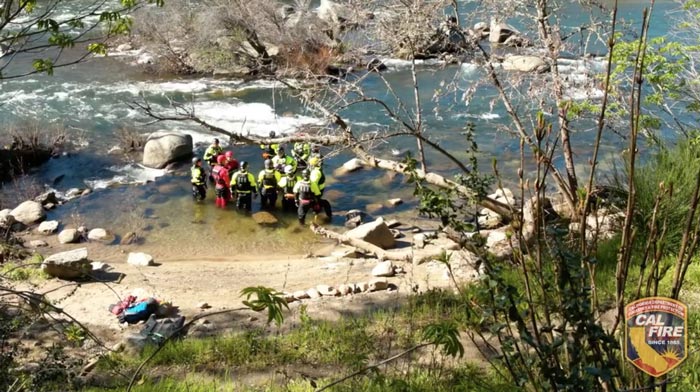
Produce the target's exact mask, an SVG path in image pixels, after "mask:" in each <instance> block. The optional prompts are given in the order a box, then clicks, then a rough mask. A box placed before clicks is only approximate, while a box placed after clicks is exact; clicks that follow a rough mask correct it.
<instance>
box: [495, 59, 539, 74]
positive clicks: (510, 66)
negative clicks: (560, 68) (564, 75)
mask: <svg viewBox="0 0 700 392" xmlns="http://www.w3.org/2000/svg"><path fill="white" fill-rule="evenodd" d="M503 69H504V70H506V71H519V72H537V73H543V72H547V71H549V64H547V62H545V61H544V59H542V58H541V57H537V56H519V55H516V56H508V57H506V58H505V60H503Z"/></svg>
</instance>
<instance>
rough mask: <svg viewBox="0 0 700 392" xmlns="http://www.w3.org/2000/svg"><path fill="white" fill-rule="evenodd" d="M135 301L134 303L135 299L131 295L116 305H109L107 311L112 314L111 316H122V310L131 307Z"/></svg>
mask: <svg viewBox="0 0 700 392" xmlns="http://www.w3.org/2000/svg"><path fill="white" fill-rule="evenodd" d="M135 301H136V297H134V296H133V295H130V296H128V297H126V298H125V299H123V300H122V301H120V302H117V303H116V304H113V305H110V306H109V311H110V312H112V314H114V315H116V316H119V315H120V314H122V312H124V309H126V308H128V307H130V306H131V305H133V303H134V302H135Z"/></svg>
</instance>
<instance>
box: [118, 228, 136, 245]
mask: <svg viewBox="0 0 700 392" xmlns="http://www.w3.org/2000/svg"><path fill="white" fill-rule="evenodd" d="M137 239H138V236H137V235H136V233H134V232H133V231H130V232H128V233H126V234H124V237H122V240H121V241H120V242H119V244H120V245H131V244H133V243H134V242H136V240H137Z"/></svg>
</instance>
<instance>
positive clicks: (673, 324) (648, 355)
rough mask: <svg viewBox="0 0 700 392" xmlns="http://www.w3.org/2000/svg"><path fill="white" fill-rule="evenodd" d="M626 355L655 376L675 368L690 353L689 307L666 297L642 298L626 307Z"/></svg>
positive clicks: (640, 367)
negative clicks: (688, 331) (688, 332)
mask: <svg viewBox="0 0 700 392" xmlns="http://www.w3.org/2000/svg"><path fill="white" fill-rule="evenodd" d="M625 320H627V322H626V327H625V335H626V339H625V356H626V357H627V360H628V361H630V362H632V364H633V365H634V366H636V367H637V368H639V369H640V370H641V371H643V372H644V373H647V374H649V375H650V376H652V377H659V376H662V375H664V374H666V373H668V372H670V371H671V370H673V369H675V368H676V367H677V366H678V365H680V364H681V362H683V361H684V360H685V359H686V358H687V356H688V337H687V330H688V307H687V306H686V305H685V304H684V303H682V302H679V301H676V300H673V299H670V298H664V297H650V298H642V299H639V300H637V301H634V302H632V303H630V304H628V305H627V306H626V307H625Z"/></svg>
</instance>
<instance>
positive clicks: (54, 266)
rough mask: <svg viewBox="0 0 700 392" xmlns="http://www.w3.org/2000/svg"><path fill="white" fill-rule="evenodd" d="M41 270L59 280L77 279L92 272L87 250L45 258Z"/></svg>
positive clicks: (81, 249)
mask: <svg viewBox="0 0 700 392" xmlns="http://www.w3.org/2000/svg"><path fill="white" fill-rule="evenodd" d="M41 269H42V270H43V271H44V272H46V273H47V274H49V275H50V276H53V277H56V278H59V279H77V278H81V277H83V276H85V275H86V274H87V273H88V272H90V271H92V264H91V263H90V260H89V259H88V251H87V248H80V249H74V250H71V251H68V252H61V253H56V254H53V255H51V256H49V257H47V258H46V259H45V260H44V261H43V262H42V263H41Z"/></svg>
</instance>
